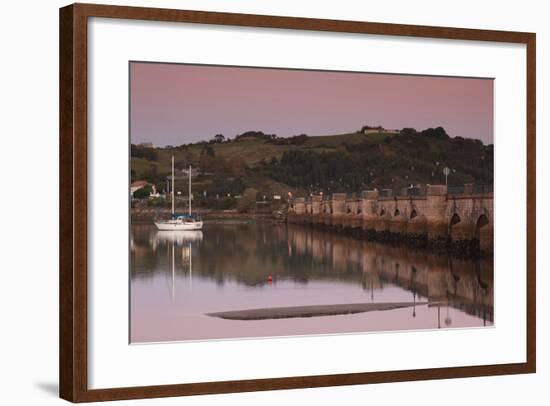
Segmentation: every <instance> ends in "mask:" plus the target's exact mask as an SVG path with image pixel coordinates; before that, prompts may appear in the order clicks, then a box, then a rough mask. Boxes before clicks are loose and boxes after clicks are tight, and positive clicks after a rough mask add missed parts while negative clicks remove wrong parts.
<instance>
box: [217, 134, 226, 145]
mask: <svg viewBox="0 0 550 406" xmlns="http://www.w3.org/2000/svg"><path fill="white" fill-rule="evenodd" d="M224 141H225V137H224V136H223V134H216V135H214V142H215V143H217V144H221V143H222V142H224Z"/></svg>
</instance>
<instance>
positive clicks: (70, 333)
mask: <svg viewBox="0 0 550 406" xmlns="http://www.w3.org/2000/svg"><path fill="white" fill-rule="evenodd" d="M91 17H103V18H111V19H128V20H147V21H165V22H184V23H196V24H217V25H229V26H240V27H260V28H285V29H294V30H312V31H326V32H340V33H363V34H374V35H386V36H408V37H421V38H438V39H453V40H465V41H492V42H504V43H517V44H525V45H526V47H527V60H526V61H525V63H526V71H527V85H526V88H527V98H526V101H525V103H526V111H527V129H526V131H527V132H526V133H527V167H526V168H525V170H526V172H525V174H526V177H527V196H526V199H527V213H525V216H526V219H527V263H526V272H527V275H526V278H527V279H526V280H527V292H526V293H527V304H526V306H527V314H526V320H527V328H526V343H527V346H526V349H525V351H526V362H524V363H515V364H496V365H481V366H468V367H449V368H431V369H417V370H400V371H385V372H367V373H349V374H337V375H317V376H300V377H281V378H275V379H251V380H243V381H222V382H196V383H186V384H176V385H161V386H141V387H127V388H110V389H89V388H88V374H87V370H88V355H87V354H88V325H87V317H88V302H87V300H88V294H87V290H88V271H87V261H88V251H87V232H88V228H87V212H88V191H87V179H88V173H87V168H88V153H87V141H88V136H87V125H88V115H87V114H88V113H87V106H88V85H87V78H88V76H87V75H88V72H87V66H88V65H87V63H88V54H87V53H88V50H87V47H88V33H87V27H88V19H89V18H91ZM535 41H536V37H535V34H534V33H524V32H506V31H490V30H478V29H462V28H447V27H428V26H414V25H401V24H384V23H368V22H357V21H337V20H321V19H308V18H295V17H277V16H264V15H245V14H232V13H216V12H202V11H183V10H169V9H154V8H137V7H119V6H108V5H92V4H74V5H70V6H67V7H64V8H61V9H60V167H59V170H60V172H59V177H60V196H59V202H60V206H59V210H60V253H59V254H60V276H59V283H60V285H59V286H60V313H59V317H60V332H59V336H60V346H59V351H60V358H59V363H60V376H59V380H60V396H61V398H63V399H66V400H69V401H72V402H90V401H107V400H118V399H140V398H153V397H167V396H182V395H198V394H215V393H230V392H244V391H260V390H274V389H293V388H312V387H322V386H337V385H353V384H367V383H382V382H397V381H414V380H425V379H447V378H462V377H478V376H489V375H504V374H523V373H533V372H535V370H536V296H535V295H536V287H535V286H536V285H535V284H536V275H535V256H536V251H535V250H536V230H535V216H536V214H535V212H536V210H535V202H536V184H535V182H536V179H535V127H536V115H535V110H536V106H535V103H536V96H535V77H536V71H535V60H536V51H535Z"/></svg>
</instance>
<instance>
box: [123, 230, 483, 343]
mask: <svg viewBox="0 0 550 406" xmlns="http://www.w3.org/2000/svg"><path fill="white" fill-rule="evenodd" d="M130 248H131V269H130V277H131V284H130V295H131V300H130V302H131V309H130V315H131V340H132V342H158V341H180V340H197V339H199V340H204V339H220V338H235V337H262V336H285V335H304V334H327V333H345V332H363V331H388V330H411V329H437V328H456V327H483V326H490V325H492V322H493V265H492V263H491V262H488V261H487V262H484V261H477V262H473V261H465V260H457V259H454V258H453V259H450V258H447V257H443V256H433V255H430V254H428V253H426V252H418V251H411V250H407V249H405V248H396V247H389V246H384V245H379V244H374V243H370V242H365V241H358V240H353V239H350V238H347V237H343V236H338V235H334V234H328V233H323V232H320V231H314V230H310V229H307V228H302V227H300V226H286V225H284V224H270V223H256V224H237V223H233V224H230V223H227V224H205V226H204V229H203V230H202V232H166V231H157V230H156V228H155V227H154V225H134V226H132V229H131V241H130ZM385 302H410V303H411V305H410V306H407V307H404V308H398V309H392V310H384V311H369V312H364V313H356V314H338V315H330V316H316V317H297V318H277V319H263V320H228V319H223V318H219V317H214V316H211V315H208V313H215V312H225V311H236V310H248V309H258V308H281V307H287V306H313V305H336V304H338V305H340V304H356V303H385ZM412 304H414V305H412Z"/></svg>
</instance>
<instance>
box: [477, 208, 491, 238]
mask: <svg viewBox="0 0 550 406" xmlns="http://www.w3.org/2000/svg"><path fill="white" fill-rule="evenodd" d="M487 224H489V218H488V217H487V216H486V215H485V214H482V215H481V216H479V217H478V219H477V221H476V231H475V238H476V239H477V240H479V235H480V230H481V229H482V228H483V227H485V226H486V225H487Z"/></svg>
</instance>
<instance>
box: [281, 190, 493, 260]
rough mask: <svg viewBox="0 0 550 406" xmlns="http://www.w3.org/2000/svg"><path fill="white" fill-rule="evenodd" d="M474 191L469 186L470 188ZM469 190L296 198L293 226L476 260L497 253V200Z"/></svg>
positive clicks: (290, 215) (291, 210)
mask: <svg viewBox="0 0 550 406" xmlns="http://www.w3.org/2000/svg"><path fill="white" fill-rule="evenodd" d="M466 186H468V185H466ZM466 186H465V188H464V190H465V192H467V193H463V194H460V195H455V194H449V193H448V190H447V187H446V186H445V185H430V186H427V187H426V190H425V193H423V194H422V195H418V196H408V195H407V190H406V189H405V190H404V191H403V193H401V194H400V195H398V196H391V194H390V193H389V192H387V191H385V193H384V196H381V195H380V193H379V192H378V191H376V190H368V191H363V192H362V193H361V197H360V198H356V197H353V198H348V197H347V196H346V194H344V193H335V194H333V195H332V196H330V197H329V198H323V196H320V195H317V196H312V197H311V198H309V199H307V200H306V199H305V198H296V199H294V202H293V204H292V205H291V209H290V212H289V214H288V217H287V221H288V222H289V223H297V224H307V225H313V226H322V227H325V228H332V229H335V230H340V231H344V232H346V233H349V234H352V235H355V236H357V237H362V238H367V239H371V240H378V241H383V242H389V243H395V244H398V243H399V244H402V243H406V244H409V245H412V246H415V247H425V248H430V249H434V250H451V251H454V252H455V253H456V254H457V255H462V256H476V255H481V254H489V255H490V254H492V252H493V194H492V193H483V194H474V193H473V189H472V188H468V187H466Z"/></svg>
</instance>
